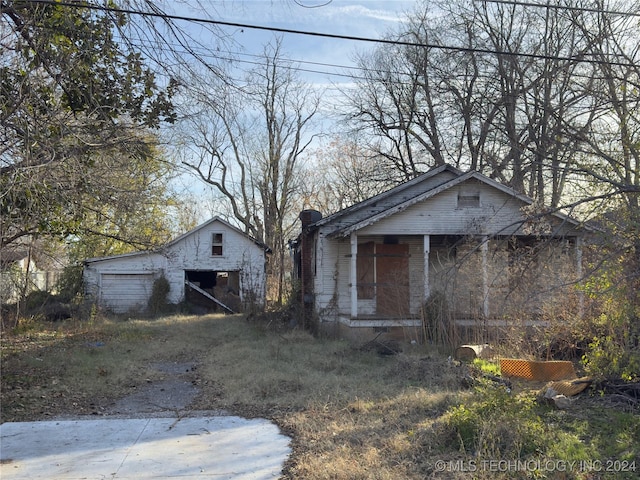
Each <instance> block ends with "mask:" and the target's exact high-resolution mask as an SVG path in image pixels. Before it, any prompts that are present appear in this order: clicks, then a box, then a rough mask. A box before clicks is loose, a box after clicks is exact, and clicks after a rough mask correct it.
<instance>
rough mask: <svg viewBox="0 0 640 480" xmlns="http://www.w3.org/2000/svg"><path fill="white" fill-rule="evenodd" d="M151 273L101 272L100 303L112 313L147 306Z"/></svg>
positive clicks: (151, 282) (151, 279)
mask: <svg viewBox="0 0 640 480" xmlns="http://www.w3.org/2000/svg"><path fill="white" fill-rule="evenodd" d="M152 288H153V274H122V273H103V274H102V278H101V282H100V305H101V306H102V307H104V308H106V309H107V310H111V311H112V312H114V313H125V312H128V311H130V310H144V309H145V308H147V303H148V301H149V297H150V296H151V289H152Z"/></svg>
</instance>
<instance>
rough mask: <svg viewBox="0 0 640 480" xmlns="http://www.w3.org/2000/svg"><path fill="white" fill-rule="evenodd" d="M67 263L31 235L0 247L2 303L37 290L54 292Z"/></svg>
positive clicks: (0, 291) (16, 299) (10, 301)
mask: <svg viewBox="0 0 640 480" xmlns="http://www.w3.org/2000/svg"><path fill="white" fill-rule="evenodd" d="M65 265H66V258H65V257H64V255H52V252H50V251H48V249H47V248H46V247H45V246H44V245H43V243H42V242H41V241H38V240H34V239H32V238H31V237H29V238H27V239H25V240H23V241H18V242H16V243H15V244H12V245H8V246H5V247H3V248H2V249H0V303H3V304H4V303H13V302H17V301H18V300H20V298H21V297H22V296H23V295H27V294H29V293H30V292H33V291H45V292H54V291H55V288H56V286H57V283H58V280H59V278H60V275H61V273H62V270H63V269H64V266H65Z"/></svg>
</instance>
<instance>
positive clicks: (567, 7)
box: [474, 0, 640, 17]
mask: <svg viewBox="0 0 640 480" xmlns="http://www.w3.org/2000/svg"><path fill="white" fill-rule="evenodd" d="M474 1H475V2H478V3H480V2H482V3H500V4H504V5H514V6H518V7H539V8H552V9H554V10H567V11H571V12H590V13H603V14H606V15H620V16H623V17H640V12H623V11H616V10H603V9H600V8H594V7H574V6H571V5H558V4H553V3H551V2H547V3H535V2H520V1H515V0H474Z"/></svg>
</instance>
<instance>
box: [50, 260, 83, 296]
mask: <svg viewBox="0 0 640 480" xmlns="http://www.w3.org/2000/svg"><path fill="white" fill-rule="evenodd" d="M56 290H57V292H58V298H59V300H60V301H61V302H72V301H73V300H77V299H79V298H80V297H81V296H82V293H83V279H82V265H81V264H74V265H68V266H66V267H65V268H64V270H63V271H62V275H60V278H59V279H58V282H57V284H56Z"/></svg>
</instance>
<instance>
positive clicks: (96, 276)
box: [84, 253, 166, 313]
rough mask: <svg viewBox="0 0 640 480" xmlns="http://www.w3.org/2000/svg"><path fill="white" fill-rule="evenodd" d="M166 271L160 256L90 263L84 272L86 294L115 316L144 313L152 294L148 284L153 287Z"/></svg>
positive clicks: (132, 255) (127, 256)
mask: <svg viewBox="0 0 640 480" xmlns="http://www.w3.org/2000/svg"><path fill="white" fill-rule="evenodd" d="M165 269H166V259H165V258H164V257H163V256H162V255H160V254H159V253H136V254H128V255H121V256H117V257H111V258H105V259H103V260H99V261H96V262H90V263H87V264H86V265H85V269H84V282H85V293H86V294H87V295H88V296H89V298H93V299H94V300H96V301H97V302H98V304H99V305H100V306H101V307H104V308H106V309H108V310H111V311H113V312H114V313H124V312H127V311H129V310H141V309H144V308H145V307H146V306H147V303H148V300H149V296H150V294H151V290H150V288H149V283H150V284H151V286H153V281H154V280H155V279H156V278H159V277H160V276H161V275H162V274H163V273H164V272H165ZM118 278H120V280H118ZM118 299H120V300H118Z"/></svg>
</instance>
